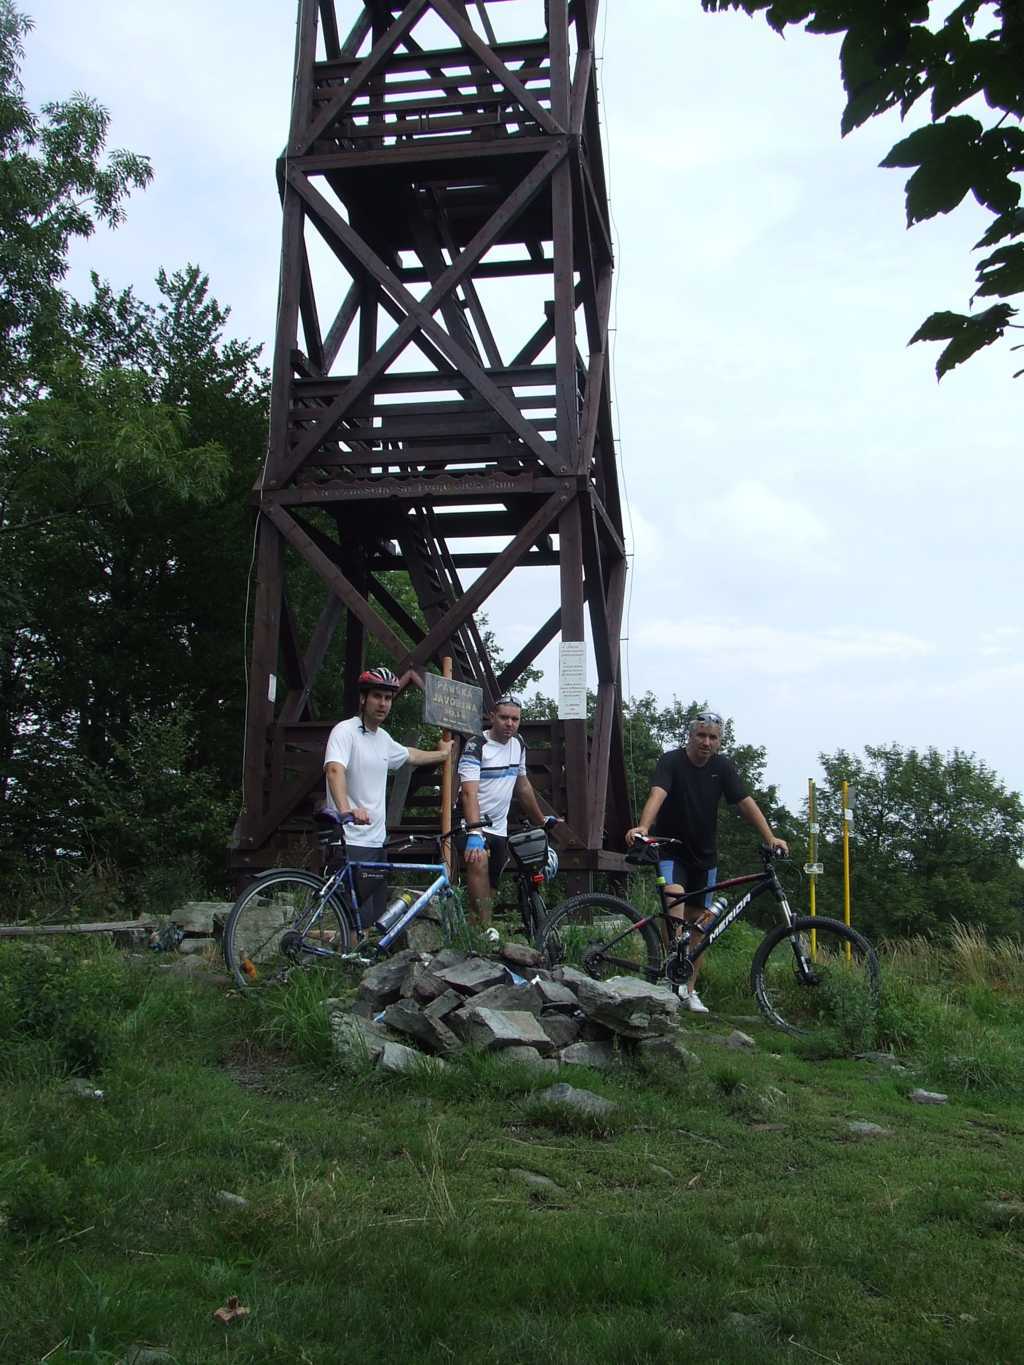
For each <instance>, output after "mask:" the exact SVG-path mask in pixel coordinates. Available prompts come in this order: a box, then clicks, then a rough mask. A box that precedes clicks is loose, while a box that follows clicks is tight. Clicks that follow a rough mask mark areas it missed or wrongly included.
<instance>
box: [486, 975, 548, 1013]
mask: <svg viewBox="0 0 1024 1365" xmlns="http://www.w3.org/2000/svg"><path fill="white" fill-rule="evenodd" d="M473 1004H474V1005H477V1006H479V1007H480V1008H481V1009H488V1010H526V1011H527V1012H528V1013H530V1014H540V1011H541V1006H542V1004H543V1001H542V999H541V994H540V991H539V990H538V989H537V987H536V986H531V985H530V983H529V982H526V983H525V984H524V985H522V986H516V985H514V984H513V983H512V982H510V981H505V982H502V983H500V984H499V985H497V986H488V987H487V989H486V990H485V991H480V992H479V993H478V994H477V995H474V996H473Z"/></svg>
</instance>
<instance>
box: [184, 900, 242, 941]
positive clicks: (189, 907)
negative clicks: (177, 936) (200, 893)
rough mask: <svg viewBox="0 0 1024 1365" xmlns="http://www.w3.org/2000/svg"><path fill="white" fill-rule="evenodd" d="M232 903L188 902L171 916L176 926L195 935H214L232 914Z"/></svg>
mask: <svg viewBox="0 0 1024 1365" xmlns="http://www.w3.org/2000/svg"><path fill="white" fill-rule="evenodd" d="M232 904H233V902H232V901H186V902H185V904H184V905H182V906H181V907H180V908H179V909H177V910H175V911H174V913H173V914H172V915H171V919H172V920H173V921H174V922H175V924H180V925H181V927H182V928H183V929H191V930H193V932H195V933H205V934H212V933H213V931H214V927H215V926H216V925H217V924H223V923H224V921H225V920H226V919H227V917H228V915H229V914H230V913H231V907H232Z"/></svg>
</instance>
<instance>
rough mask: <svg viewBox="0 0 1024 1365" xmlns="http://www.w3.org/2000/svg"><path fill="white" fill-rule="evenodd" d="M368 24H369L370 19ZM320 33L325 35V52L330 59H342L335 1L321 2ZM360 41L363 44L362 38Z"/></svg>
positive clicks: (321, 0)
mask: <svg viewBox="0 0 1024 1365" xmlns="http://www.w3.org/2000/svg"><path fill="white" fill-rule="evenodd" d="M363 13H364V14H365V13H366V11H365V10H364V11H363ZM367 22H369V20H368V19H367ZM320 31H321V33H322V34H323V35H324V51H325V52H326V53H327V56H328V58H331V57H340V56H341V35H340V34H339V32H338V16H337V15H336V14H335V12H334V0H320ZM359 41H360V42H362V39H361V38H360V40H359ZM357 47H358V44H357Z"/></svg>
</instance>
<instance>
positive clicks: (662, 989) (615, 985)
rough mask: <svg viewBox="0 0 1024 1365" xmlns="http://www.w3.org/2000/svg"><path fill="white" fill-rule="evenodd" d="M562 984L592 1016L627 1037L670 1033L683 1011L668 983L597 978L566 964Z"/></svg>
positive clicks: (594, 1019) (628, 978) (629, 978)
mask: <svg viewBox="0 0 1024 1365" xmlns="http://www.w3.org/2000/svg"><path fill="white" fill-rule="evenodd" d="M570 972H571V975H570ZM562 984H563V985H566V986H568V987H569V989H570V990H572V991H574V992H575V994H576V998H577V1000H578V1001H579V1003H580V1008H581V1009H582V1010H583V1012H584V1013H585V1014H586V1015H587V1017H588V1018H590V1019H592V1020H593V1021H594V1022H596V1023H598V1024H603V1025H604V1026H605V1028H610V1029H611V1030H612V1031H613V1032H615V1033H620V1034H622V1036H623V1037H625V1038H649V1037H652V1036H653V1035H655V1034H658V1033H667V1032H668V1030H669V1028H670V1027H671V1026H672V1023H673V1021H674V1020H675V1016H676V1015H677V1014H678V1012H679V999H678V997H677V996H676V995H675V994H674V992H673V991H671V990H670V989H669V988H668V987H667V986H662V985H659V984H658V983H656V982H650V981H641V980H639V979H638V978H636V977H632V976H613V977H612V978H611V979H610V980H608V981H593V980H591V978H590V977H588V976H584V975H583V973H582V972H576V971H574V970H573V969H571V968H566V969H565V970H564V971H563V978H562Z"/></svg>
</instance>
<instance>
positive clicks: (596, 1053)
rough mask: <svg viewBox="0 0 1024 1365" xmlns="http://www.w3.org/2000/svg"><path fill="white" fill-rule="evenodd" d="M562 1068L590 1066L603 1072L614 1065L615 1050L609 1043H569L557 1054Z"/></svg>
mask: <svg viewBox="0 0 1024 1365" xmlns="http://www.w3.org/2000/svg"><path fill="white" fill-rule="evenodd" d="M558 1060H559V1061H560V1062H561V1063H562V1064H563V1066H592V1067H594V1068H595V1070H597V1071H604V1070H606V1069H607V1068H608V1067H610V1066H614V1065H615V1061H616V1058H615V1049H614V1048H613V1047H612V1045H611V1043H570V1045H569V1046H568V1047H563V1048H562V1050H561V1052H559V1054H558Z"/></svg>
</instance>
